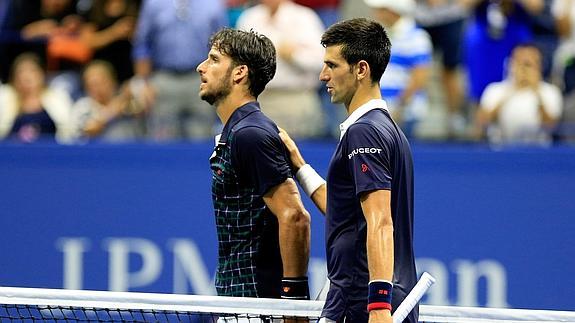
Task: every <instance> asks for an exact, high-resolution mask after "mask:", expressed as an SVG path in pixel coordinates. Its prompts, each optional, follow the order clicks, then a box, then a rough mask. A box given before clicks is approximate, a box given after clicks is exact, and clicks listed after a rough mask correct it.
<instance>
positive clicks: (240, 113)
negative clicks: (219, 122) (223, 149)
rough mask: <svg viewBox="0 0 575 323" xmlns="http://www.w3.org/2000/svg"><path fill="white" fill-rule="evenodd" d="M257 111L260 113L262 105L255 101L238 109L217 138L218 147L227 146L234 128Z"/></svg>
mask: <svg viewBox="0 0 575 323" xmlns="http://www.w3.org/2000/svg"><path fill="white" fill-rule="evenodd" d="M256 111H260V104H259V102H257V101H253V102H248V103H246V104H244V105H242V106H241V107H239V108H237V109H236V110H235V111H234V112H232V115H231V116H230V118H229V119H228V122H226V125H225V126H224V129H223V130H222V133H221V134H219V135H217V136H216V137H215V140H216V145H218V143H222V144H225V142H226V140H227V139H228V136H229V133H230V131H231V129H232V128H233V126H235V125H236V124H237V123H238V122H240V120H242V119H243V118H245V117H247V116H248V115H250V114H252V113H253V112H256Z"/></svg>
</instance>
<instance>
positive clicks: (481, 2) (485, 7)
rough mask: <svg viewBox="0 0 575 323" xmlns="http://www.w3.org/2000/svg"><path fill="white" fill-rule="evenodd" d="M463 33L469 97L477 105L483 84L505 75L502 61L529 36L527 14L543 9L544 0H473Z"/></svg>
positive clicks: (497, 79)
mask: <svg viewBox="0 0 575 323" xmlns="http://www.w3.org/2000/svg"><path fill="white" fill-rule="evenodd" d="M472 2H473V5H472V8H473V14H472V17H471V19H470V20H469V22H468V24H467V28H466V32H465V39H464V51H465V66H466V70H467V74H468V77H469V80H468V85H469V98H470V99H471V100H472V103H473V104H477V102H479V99H480V98H481V94H482V93H483V90H484V89H485V87H486V86H487V85H488V84H490V83H493V82H498V81H501V80H502V79H503V78H504V74H505V73H504V68H505V60H506V59H507V57H508V56H509V55H510V54H511V51H512V49H513V48H514V47H515V46H516V45H517V44H519V43H522V42H526V41H529V40H531V39H532V34H531V30H530V28H531V26H530V20H529V14H532V15H536V14H538V13H540V12H541V10H543V0H497V1H489V0H472Z"/></svg>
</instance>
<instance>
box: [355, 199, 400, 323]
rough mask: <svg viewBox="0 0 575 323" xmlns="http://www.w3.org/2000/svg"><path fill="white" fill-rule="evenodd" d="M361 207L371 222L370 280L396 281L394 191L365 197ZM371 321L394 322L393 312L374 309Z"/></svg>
mask: <svg viewBox="0 0 575 323" xmlns="http://www.w3.org/2000/svg"><path fill="white" fill-rule="evenodd" d="M361 208H362V211H363V214H364V216H365V220H366V222H367V263H368V269H369V279H370V281H378V280H384V281H389V282H392V281H393V262H394V254H393V252H394V249H393V220H392V218H391V191H388V190H376V191H371V192H368V193H365V194H364V195H363V196H362V197H361ZM369 321H370V322H392V319H391V311H389V310H387V309H378V310H372V311H370V313H369Z"/></svg>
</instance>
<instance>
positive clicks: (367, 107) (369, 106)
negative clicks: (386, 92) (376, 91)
mask: <svg viewBox="0 0 575 323" xmlns="http://www.w3.org/2000/svg"><path fill="white" fill-rule="evenodd" d="M374 109H382V110H386V111H387V104H386V103H385V101H384V100H382V99H373V100H371V101H369V102H367V103H365V104H364V105H362V106H360V107H359V108H357V109H356V110H355V111H353V112H352V113H351V114H350V115H349V117H347V119H345V121H344V122H343V123H342V124H340V125H339V130H340V131H341V135H340V136H339V140H341V138H343V135H345V132H346V131H347V129H348V128H349V127H350V126H351V125H352V124H354V123H355V122H356V121H357V120H358V119H359V118H361V117H362V116H363V115H364V114H366V113H368V112H369V111H371V110H374Z"/></svg>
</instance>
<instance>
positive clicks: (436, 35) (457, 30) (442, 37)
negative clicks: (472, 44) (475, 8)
mask: <svg viewBox="0 0 575 323" xmlns="http://www.w3.org/2000/svg"><path fill="white" fill-rule="evenodd" d="M463 27H464V20H456V21H453V22H450V23H447V24H444V25H438V26H432V27H425V28H424V29H425V30H426V31H427V32H428V33H429V36H430V37H431V42H432V43H433V49H434V50H438V51H440V52H441V54H442V63H443V66H444V67H445V68H446V69H449V70H453V69H455V68H457V67H459V66H460V65H461V64H462V63H463V48H462V39H463Z"/></svg>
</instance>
